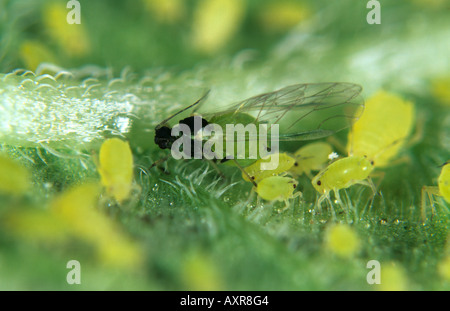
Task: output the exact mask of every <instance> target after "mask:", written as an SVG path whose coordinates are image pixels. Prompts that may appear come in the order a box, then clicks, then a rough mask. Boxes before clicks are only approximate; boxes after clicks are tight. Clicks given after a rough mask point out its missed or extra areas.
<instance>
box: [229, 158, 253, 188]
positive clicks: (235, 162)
mask: <svg viewBox="0 0 450 311" xmlns="http://www.w3.org/2000/svg"><path fill="white" fill-rule="evenodd" d="M232 160H233V162H234V164H236V166H237V167H238V168H239V169H240V170H241V172H242V173H243V174H245V176H246V177H247V178H248V180H250V181H251V182H252V184H253V186H255V187H257V186H258V185H257V184H256V182H255V181H254V180H253V178H251V177H250V175H249V174H248V173H247V172H246V171H245V170H244V168H243V167H242V166H241V165H240V164H239V162H238V161H237V160H236V159H235V158H233V159H232Z"/></svg>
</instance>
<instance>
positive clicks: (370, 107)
mask: <svg viewBox="0 0 450 311" xmlns="http://www.w3.org/2000/svg"><path fill="white" fill-rule="evenodd" d="M413 123H414V105H413V104H412V103H411V102H408V101H405V100H403V99H402V98H401V97H399V96H397V95H395V94H392V93H388V92H384V91H380V92H378V93H376V94H375V95H374V96H372V97H371V98H369V99H368V100H367V102H366V105H365V108H364V113H363V115H362V117H361V118H360V119H359V120H358V121H357V122H356V123H355V124H354V125H353V127H352V130H351V131H350V133H349V136H348V144H347V152H348V154H349V155H355V156H364V155H365V156H367V157H368V158H369V159H372V160H374V161H375V165H376V166H385V165H387V164H388V163H389V160H390V159H391V158H392V157H394V156H395V155H396V154H397V153H398V152H399V150H400V148H401V147H402V145H403V144H404V142H405V139H406V138H407V137H408V136H409V134H410V132H411V130H412V128H413Z"/></svg>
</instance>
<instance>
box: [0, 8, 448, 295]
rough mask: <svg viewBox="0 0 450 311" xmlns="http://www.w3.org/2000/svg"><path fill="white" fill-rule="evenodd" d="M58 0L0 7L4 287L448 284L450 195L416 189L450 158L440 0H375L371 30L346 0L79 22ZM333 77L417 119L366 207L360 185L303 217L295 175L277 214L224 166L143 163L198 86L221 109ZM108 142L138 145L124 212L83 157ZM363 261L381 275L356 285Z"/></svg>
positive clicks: (133, 12)
mask: <svg viewBox="0 0 450 311" xmlns="http://www.w3.org/2000/svg"><path fill="white" fill-rule="evenodd" d="M69 2H70V1H64V0H61V1H56V0H35V1H26V0H15V1H13V0H11V1H8V0H0V36H1V37H0V145H1V149H2V155H1V158H0V170H1V175H2V177H0V191H1V193H0V289H2V290H23V289H25V290H390V289H397V290H448V289H449V288H450V287H449V284H450V283H449V282H450V248H449V247H450V246H448V207H449V205H448V203H446V202H445V201H444V200H443V199H442V198H439V197H436V198H435V204H434V208H435V211H434V213H431V206H429V205H430V204H429V203H428V206H429V210H428V211H427V212H428V214H427V215H428V217H427V218H426V219H421V218H420V214H421V213H420V206H421V202H422V201H421V200H422V197H421V188H422V186H423V185H427V186H435V185H436V184H437V177H438V175H439V172H440V167H439V166H440V165H442V164H443V163H444V162H445V161H446V160H448V159H450V112H449V107H450V57H449V55H450V45H449V42H450V41H449V38H450V6H449V2H448V1H445V0H428V1H426V0H410V1H394V0H390V1H389V0H386V1H380V3H381V24H372V25H371V24H368V23H367V20H366V17H367V14H368V13H369V12H370V10H371V9H370V8H369V9H368V8H367V7H366V5H367V2H368V1H367V2H366V1H355V0H342V1H332V2H330V1H325V0H320V1H312V0H311V1H306V0H304V1H300V0H298V1H295V0H139V1H138V0H136V1H118V0H117V1H112V0H108V1H107V0H91V1H83V0H80V1H79V2H78V3H79V4H80V21H81V23H80V24H69V23H68V22H67V17H68V14H69V15H70V14H72V13H73V11H72V10H73V9H74V8H75V7H69V8H67V7H66V5H67V4H68V3H69ZM70 16H73V15H70ZM331 81H336V82H339V81H342V82H344V81H345V82H352V83H356V84H359V85H361V86H362V87H363V88H364V91H363V96H364V97H365V98H367V97H369V96H370V95H372V94H373V93H375V92H376V91H378V90H380V89H385V90H388V91H392V92H395V93H397V94H399V95H401V96H403V97H404V98H405V99H408V100H411V101H412V102H413V103H414V104H415V109H416V118H417V120H418V122H422V123H421V124H422V125H423V133H422V136H421V140H420V141H419V142H416V143H415V144H414V145H412V146H409V147H407V148H405V150H403V151H402V155H401V156H404V157H406V158H407V159H408V160H407V161H404V162H400V163H399V164H396V165H392V166H391V167H388V168H386V169H385V170H384V171H383V173H385V177H384V178H383V179H382V181H381V184H380V188H379V190H380V193H381V195H380V196H377V197H376V198H375V199H374V201H373V202H371V201H370V189H369V190H368V189H365V188H364V187H362V186H361V187H359V186H355V187H352V188H350V189H347V190H345V191H343V194H341V195H344V197H345V198H346V200H345V202H346V206H341V207H339V206H337V207H336V215H335V216H334V217H333V214H332V213H331V212H330V211H328V212H327V211H325V212H323V213H316V212H315V211H314V208H315V206H314V202H315V198H316V194H315V191H314V189H313V188H312V187H311V185H310V182H309V180H308V179H307V178H306V177H305V176H303V177H302V178H300V179H299V185H300V189H301V190H302V191H303V192H304V199H303V200H300V199H295V200H293V201H292V204H291V207H290V209H289V210H288V211H285V212H283V213H279V212H278V211H279V210H280V209H281V208H282V207H283V204H282V203H275V204H270V203H265V202H260V204H257V201H256V199H255V198H254V197H251V184H250V183H246V182H244V181H243V180H242V178H241V177H240V173H239V171H238V170H236V169H235V168H233V167H225V168H223V170H224V174H225V175H226V177H227V178H226V179H225V180H224V179H222V178H220V176H218V175H217V172H216V171H215V170H214V169H213V168H211V167H210V166H209V165H208V163H205V162H203V161H175V160H173V159H170V160H169V161H167V162H166V163H165V164H164V167H165V169H166V172H163V171H162V170H158V169H152V170H148V168H149V167H150V165H151V164H152V163H153V162H154V161H156V160H158V159H160V158H162V157H163V156H164V155H165V154H166V153H164V152H162V151H161V150H159V149H158V148H157V147H156V146H155V145H154V143H153V135H154V127H155V125H156V124H158V123H159V122H160V121H161V120H163V119H164V118H166V117H168V116H169V115H170V114H171V113H173V112H174V111H177V110H179V109H180V108H182V107H185V106H187V105H189V104H190V103H193V102H194V101H195V100H197V99H198V98H199V97H200V96H201V95H202V94H203V93H204V92H205V90H207V89H211V93H210V96H209V99H208V104H210V105H217V106H220V105H226V104H229V103H232V102H235V101H240V100H243V99H245V98H248V97H250V96H254V95H257V94H259V93H262V92H266V91H272V90H276V89H278V88H281V87H284V86H287V85H290V84H295V83H312V82H331ZM346 135H347V132H345V133H340V134H339V135H337V136H336V137H335V138H336V139H337V140H338V141H341V142H342V143H345V139H346ZM111 136H119V137H121V138H123V139H126V140H128V141H129V143H130V145H131V148H132V151H133V156H134V163H135V165H134V179H135V186H134V190H133V193H132V195H131V197H130V198H129V199H128V200H127V201H126V202H124V203H122V204H118V203H117V202H115V201H114V200H113V199H111V198H110V197H108V195H107V194H105V191H104V189H101V187H100V186H99V180H100V177H99V175H98V173H97V169H96V167H97V164H98V163H97V158H98V152H99V148H100V145H101V143H102V141H104V139H105V138H107V137H111ZM300 146H301V144H300V143H299V144H298V145H292V146H288V148H291V149H290V150H291V151H292V150H295V149H297V148H298V147H300ZM11 160H14V162H11ZM338 224H340V225H341V226H338ZM330 241H337V242H330ZM349 241H355V242H354V243H350V242H349ZM347 244H350V245H353V246H352V247H350V248H348V249H346V248H345V246H346V245H347ZM72 259H75V260H78V261H79V262H80V264H81V284H79V285H69V284H68V283H67V281H66V276H67V274H68V273H69V272H70V271H71V270H70V269H69V268H67V267H66V264H67V262H68V261H69V260H72ZM373 259H374V260H378V261H379V262H381V271H382V284H381V285H369V284H368V283H367V281H366V275H367V273H368V272H369V271H370V269H368V268H366V264H367V262H368V261H369V260H373Z"/></svg>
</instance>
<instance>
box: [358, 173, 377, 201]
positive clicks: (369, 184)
mask: <svg viewBox="0 0 450 311" xmlns="http://www.w3.org/2000/svg"><path fill="white" fill-rule="evenodd" d="M355 184H360V185H364V186H367V187H370V189H372V198H373V197H375V195H377V194H378V192H377V187H375V184H374V183H373V181H372V179H371V178H370V177H368V178H367V180H358V181H355Z"/></svg>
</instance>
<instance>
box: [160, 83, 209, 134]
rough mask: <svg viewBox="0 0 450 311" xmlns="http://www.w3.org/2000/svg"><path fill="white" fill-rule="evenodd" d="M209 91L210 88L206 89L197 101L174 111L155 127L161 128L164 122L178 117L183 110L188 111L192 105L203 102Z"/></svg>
mask: <svg viewBox="0 0 450 311" xmlns="http://www.w3.org/2000/svg"><path fill="white" fill-rule="evenodd" d="M209 92H210V90H208V91H206V92H205V94H203V96H202V97H200V99H198V100H197V101H196V102H195V103H193V104H191V105H189V106H187V107H185V108H183V109H181V110H180V111H178V112H176V113H174V114H173V115H171V116H170V117H168V118H167V119H165V120H163V121H161V122H160V123H159V124H158V125H157V126H156V128H155V129H156V130H157V129H159V128H161V127H162V126H163V125H164V124H166V123H167V122H169V121H170V120H171V119H172V118H174V117H176V116H177V115H179V114H180V113H182V112H184V111H186V110H188V109H190V108H192V107H194V106H196V105H198V104H199V103H201V102H202V101H203V100H205V99H206V98H207V97H208V95H209Z"/></svg>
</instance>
